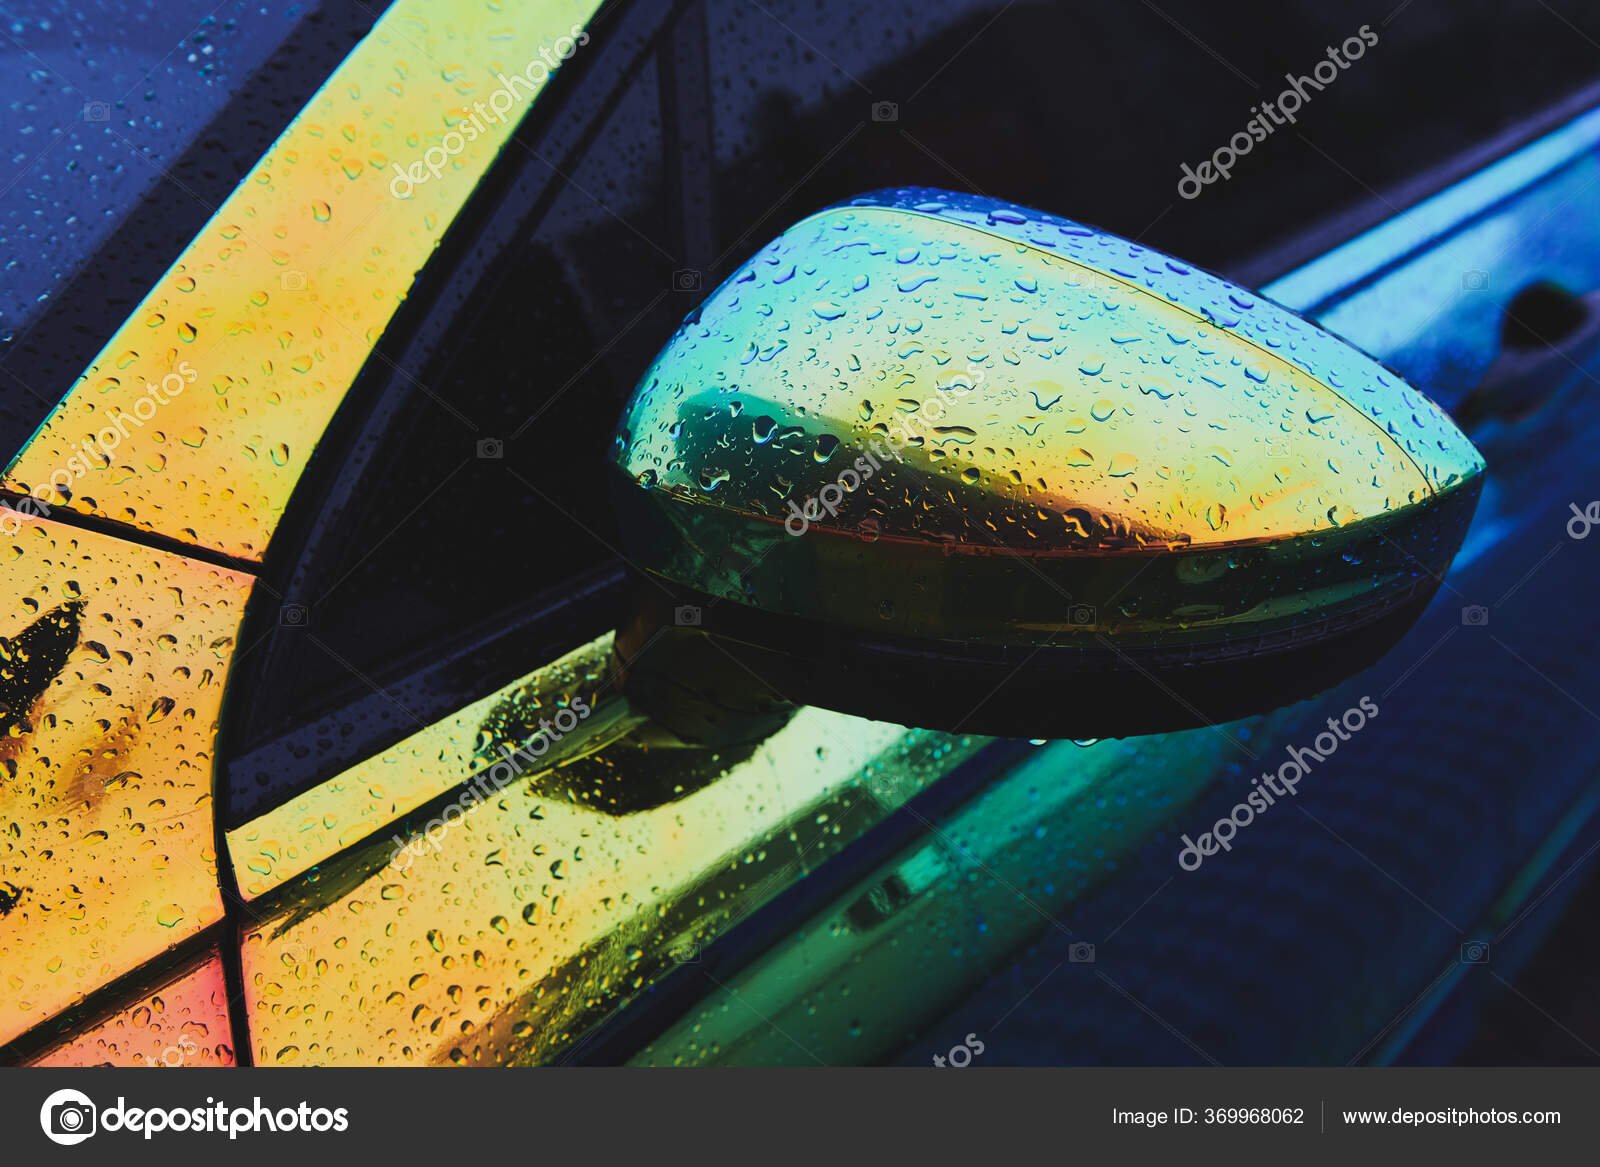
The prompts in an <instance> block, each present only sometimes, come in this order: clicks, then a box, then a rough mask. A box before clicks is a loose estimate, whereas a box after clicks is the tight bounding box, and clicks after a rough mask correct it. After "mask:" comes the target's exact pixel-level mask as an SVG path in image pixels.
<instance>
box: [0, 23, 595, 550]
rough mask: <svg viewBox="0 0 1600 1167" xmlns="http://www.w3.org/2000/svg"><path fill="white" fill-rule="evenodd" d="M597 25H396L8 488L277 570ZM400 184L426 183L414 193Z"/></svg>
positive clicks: (380, 27)
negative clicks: (535, 119) (441, 261)
mask: <svg viewBox="0 0 1600 1167" xmlns="http://www.w3.org/2000/svg"><path fill="white" fill-rule="evenodd" d="M594 7H595V5H594V4H593V3H590V2H587V0H537V2H530V3H519V4H517V5H515V6H506V5H501V4H498V3H483V2H478V3H472V4H462V5H441V4H435V3H429V2H427V0H400V2H399V3H396V4H395V5H393V6H392V7H391V8H390V9H389V10H388V12H387V13H385V15H384V16H383V17H382V19H380V20H379V21H378V23H377V25H376V26H375V27H374V29H373V31H372V32H371V33H370V34H369V35H368V37H367V38H366V40H365V41H363V42H362V44H361V45H360V46H359V47H358V48H357V50H356V51H355V52H354V53H352V54H351V56H350V57H349V58H348V59H347V60H346V61H345V62H344V63H343V64H342V65H340V67H339V68H338V69H337V70H336V71H335V72H334V74H333V76H332V77H330V78H329V80H328V81H327V83H326V84H325V85H324V86H323V87H322V89H321V90H320V91H319V92H318V94H317V96H316V97H315V98H314V99H313V100H312V101H311V103H310V104H309V105H308V106H307V108H306V109H305V110H303V111H302V112H301V113H300V114H299V115H298V116H297V117H296V118H295V119H294V121H293V122H292V123H290V125H289V128H288V129H286V130H285V131H284V133H283V136H282V137H280V138H279V139H278V141H277V142H276V143H275V144H274V145H273V147H272V149H271V150H270V151H268V153H267V154H266V155H265V156H264V157H263V158H262V159H261V161H260V162H259V163H258V164H257V165H256V167H255V168H254V169H253V170H252V171H251V172H250V174H249V176H248V177H247V178H246V179H245V180H244V182H243V183H241V184H240V186H239V187H238V189H237V190H235V191H234V193H233V194H232V195H230V196H229V198H228V199H227V201H226V202H224V203H223V205H222V206H221V208H219V209H218V211H217V213H216V215H214V216H213V217H212V219H211V221H210V222H209V223H207V224H206V226H205V228H204V229H203V230H202V231H201V232H200V234H199V235H198V236H197V237H196V238H195V240H194V242H193V243H191V244H190V245H189V246H188V247H187V248H186V249H185V250H184V252H183V254H182V255H180V256H179V257H178V259H177V262H175V263H174V264H173V265H172V267H171V269H170V270H168V272H167V273H166V274H165V275H164V276H162V278H161V279H160V280H159V281H158V282H157V283H156V286H155V287H154V289H152V290H151V292H150V293H149V294H148V295H147V296H146V297H145V299H144V300H143V302H142V303H141V304H140V305H139V307H138V309H137V310H135V312H134V313H133V315H132V316H131V317H129V319H128V320H127V322H126V323H124V324H123V325H122V327H121V328H120V329H118V331H117V333H116V335H114V336H113V337H112V338H111V340H110V342H109V343H107V344H106V346H105V347H104V348H103V349H102V350H101V352H100V355H99V356H97V357H96V358H95V360H94V362H93V363H92V364H91V365H90V367H89V368H88V369H87V370H86V371H85V372H84V373H83V374H82V376H81V377H80V378H79V379H78V381H77V382H76V383H75V384H74V385H73V386H72V388H71V390H70V391H69V392H68V393H67V395H66V397H65V398H64V399H63V400H62V402H61V404H60V405H59V406H58V407H57V408H56V410H55V412H53V413H52V414H51V416H50V418H49V419H48V420H47V422H46V423H45V425H44V427H43V429H42V430H41V431H40V433H39V434H38V435H36V436H35V438H34V440H33V441H32V442H31V443H30V444H29V445H28V447H27V448H26V449H25V450H24V451H23V452H22V454H20V455H19V456H18V457H17V459H16V460H15V461H14V462H13V463H12V465H11V467H10V468H9V469H8V470H7V472H6V475H5V479H4V482H5V485H6V486H8V487H9V488H11V489H13V490H16V491H19V492H30V491H31V492H33V493H34V494H35V495H36V496H37V497H38V498H40V499H42V500H44V501H45V502H46V503H48V504H49V505H50V506H53V507H54V506H65V507H70V508H71V509H73V510H77V511H83V512H85V513H91V514H96V515H102V516H104V517H106V518H109V519H114V520H116V521H118V522H123V523H128V524H131V525H133V526H135V527H139V528H142V529H145V530H151V531H159V532H161V533H163V534H165V535H168V536H170V537H172V538H176V539H180V540H182V541H184V542H188V543H193V544H196V545H200V546H204V547H209V548H213V549H215V550H217V551H221V552H226V553H228V554H230V555H234V556H238V557H241V558H248V559H259V558H260V556H261V555H262V553H263V551H264V550H265V548H266V546H267V543H268V541H269V540H270V538H271V536H272V532H273V529H274V527H275V526H276V524H277V522H278V519H279V518H280V516H281V515H282V513H283V510H284V507H285V506H286V505H287V503H288V500H289V496H290V493H291V492H292V491H293V489H294V486H295V483H296V481H297V480H298V479H299V476H300V472H301V470H303V469H304V467H305V465H306V461H307V459H308V458H309V457H310V456H311V453H312V451H313V449H315V447H316V445H317V443H318V442H319V441H320V440H321V438H322V434H323V431H324V430H325V429H326V428H327V425H328V422H329V421H330V419H331V418H332V417H333V414H334V411H335V410H336V409H337V408H338V407H339V404H340V402H341V401H342V400H343V398H344V395H345V393H346V391H347V390H348V389H349V387H350V384H351V382H352V381H353V380H354V378H355V376H356V373H357V372H358V371H359V370H360V368H361V367H362V365H363V364H364V363H365V362H366V360H367V357H368V355H369V354H370V353H371V351H372V348H373V346H374V345H375V344H376V343H377V340H378V338H379V336H380V334H381V333H382V332H383V330H384V328H385V326H386V325H387V324H388V322H389V319H390V317H391V316H392V315H393V314H394V312H395V310H396V309H397V308H398V307H399V305H400V303H401V301H402V300H403V299H404V298H405V295H406V292H407V290H408V289H409V288H410V287H411V284H412V281H413V279H414V278H415V276H416V274H417V272H418V271H419V270H420V269H421V268H422V266H423V265H424V264H425V263H426V262H427V260H428V257H429V255H430V253H431V252H432V251H433V249H434V247H435V246H436V245H437V244H438V242H439V239H440V237H441V236H442V235H443V234H444V232H445V230H446V229H447V228H448V227H449V226H450V223H451V221H452V220H453V219H454V218H455V216H456V214H457V213H458V212H459V211H460V209H461V207H462V205H463V203H464V202H465V201H466V199H467V197H468V195H469V194H470V193H471V192H472V190H473V188H474V187H475V185H476V184H477V182H478V180H479V178H480V177H481V176H482V175H483V173H484V171H485V170H486V169H487V168H488V166H489V164H490V163H491V162H492V161H493V160H494V158H495V156H496V155H497V154H498V152H499V150H500V149H501V147H502V146H503V145H504V144H505V142H506V141H507V139H508V138H509V137H510V134H511V131H512V129H513V127H514V126H515V124H516V122H517V120H518V119H519V118H520V116H521V115H522V114H523V113H524V112H525V111H526V109H527V108H528V106H529V105H530V104H531V102H532V101H533V100H535V99H536V97H537V96H538V93H539V91H540V90H541V89H542V87H543V84H544V82H545V80H546V79H547V78H548V76H549V73H550V66H549V64H546V63H545V62H547V61H549V62H553V63H555V64H556V65H558V66H559V63H560V61H561V59H562V56H563V55H564V54H570V53H572V52H581V51H583V50H582V47H581V45H579V44H578V43H577V41H578V40H581V39H586V38H584V37H583V34H582V33H581V28H578V27H577V26H581V25H582V23H583V22H584V21H585V20H586V19H587V18H588V17H589V15H590V14H591V12H592V11H593V9H594ZM574 33H576V34H577V35H576V36H575V35H574ZM541 54H542V55H541ZM502 76H504V77H505V78H506V79H507V80H506V81H502V80H501V79H500V78H501V77H502ZM530 78H531V79H532V80H530ZM506 92H509V93H510V96H511V100H510V101H509V102H508V101H507V99H506V98H504V97H502V96H501V95H502V94H503V93H506ZM418 163H422V164H424V165H430V164H431V165H432V168H433V170H436V171H437V173H432V172H431V171H416V170H412V167H413V166H414V165H415V164H418ZM397 165H398V166H399V167H400V168H401V169H402V171H409V172H410V173H413V174H417V175H419V176H421V177H422V178H423V180H422V181H418V182H410V181H409V180H406V181H401V178H400V175H399V174H398V173H397V172H396V170H395V167H396V166H397Z"/></svg>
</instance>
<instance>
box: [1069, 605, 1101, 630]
mask: <svg viewBox="0 0 1600 1167" xmlns="http://www.w3.org/2000/svg"><path fill="white" fill-rule="evenodd" d="M1067 623H1068V624H1076V625H1077V626H1078V627H1080V628H1093V627H1094V623H1095V607H1094V605H1093V604H1073V605H1072V607H1070V608H1068V609H1067Z"/></svg>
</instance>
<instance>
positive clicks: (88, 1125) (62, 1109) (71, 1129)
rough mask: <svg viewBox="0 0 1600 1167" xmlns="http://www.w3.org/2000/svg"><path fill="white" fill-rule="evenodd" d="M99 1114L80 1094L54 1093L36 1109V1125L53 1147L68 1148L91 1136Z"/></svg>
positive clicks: (62, 1091) (86, 1098)
mask: <svg viewBox="0 0 1600 1167" xmlns="http://www.w3.org/2000/svg"><path fill="white" fill-rule="evenodd" d="M98 1114H99V1111H98V1109H97V1108H96V1107H95V1104H94V1103H93V1102H91V1101H89V1096H88V1095H87V1094H85V1093H83V1092H82V1091H81V1090H57V1091H56V1092H55V1093H54V1094H52V1095H50V1097H48V1098H46V1099H45V1100H44V1105H43V1106H41V1107H40V1108H39V1125H40V1127H42V1128H43V1129H44V1134H45V1138H47V1139H49V1140H50V1141H51V1142H52V1143H60V1144H61V1145H62V1146H63V1147H70V1146H73V1145H74V1144H77V1143H81V1142H83V1140H84V1139H86V1138H88V1137H89V1136H90V1135H92V1134H94V1132H95V1127H96V1126H97V1125H98V1124H97V1121H96V1118H97V1115H98Z"/></svg>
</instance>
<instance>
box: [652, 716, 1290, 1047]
mask: <svg viewBox="0 0 1600 1167" xmlns="http://www.w3.org/2000/svg"><path fill="white" fill-rule="evenodd" d="M1282 719H1283V715H1281V714H1280V715H1274V717H1271V718H1263V719H1260V720H1259V721H1258V722H1256V723H1255V724H1254V725H1253V727H1252V728H1260V729H1261V730H1262V731H1263V733H1264V734H1265V733H1267V732H1270V728H1271V726H1272V725H1273V723H1274V721H1279V720H1282ZM1236 756H1237V753H1236V751H1235V749H1234V747H1233V745H1232V743H1231V741H1230V739H1229V738H1228V737H1226V736H1224V735H1222V734H1218V733H1215V732H1213V731H1212V730H1209V729H1197V730H1191V731H1189V732H1186V733H1173V734H1159V735H1151V736H1148V737H1143V738H1131V739H1127V740H1124V741H1103V742H1097V743H1093V744H1091V745H1089V746H1088V747H1083V746H1079V745H1076V744H1074V743H1072V742H1056V743H1054V744H1052V745H1049V746H1047V747H1045V748H1042V749H1040V750H1039V751H1037V752H1036V753H1035V754H1033V755H1032V757H1030V758H1029V759H1028V760H1027V762H1026V763H1025V764H1023V765H1021V766H1018V767H1017V768H1016V769H1015V770H1013V771H1012V772H1011V773H1010V774H1008V775H1006V776H1004V777H1002V778H1000V779H998V780H997V781H996V782H994V783H993V784H992V785H991V786H989V787H988V788H986V789H985V790H984V791H983V792H982V793H981V794H979V795H978V796H977V797H975V798H973V799H972V800H970V801H969V802H968V803H967V804H966V805H964V806H963V807H961V808H960V809H959V810H957V811H956V812H954V813H953V814H951V815H949V816H948V817H946V818H945V819H943V820H942V821H940V822H937V823H930V824H928V827H929V829H928V830H927V832H926V833H925V834H924V835H923V836H922V838H920V839H919V840H918V841H917V842H916V843H914V844H912V845H911V846H909V847H907V848H905V849H904V850H903V851H902V852H901V853H900V854H898V855H895V856H893V857H891V858H889V859H887V860H886V862H885V863H884V864H883V865H882V866H881V867H880V868H879V869H878V870H877V871H875V872H874V873H873V874H872V875H870V876H869V877H868V878H867V879H865V880H863V881H862V882H861V884H859V885H858V886H856V887H854V888H852V889H850V890H849V891H847V892H845V893H844V894H843V895H842V896H841V897H840V898H839V900H838V901H837V902H836V903H834V904H833V905H831V906H829V907H827V908H825V909H824V910H823V911H822V912H820V913H819V914H818V915H817V916H815V917H813V918H812V919H810V920H806V921H800V920H797V921H795V927H794V928H793V930H792V931H791V932H790V933H789V935H788V936H787V937H785V939H784V940H783V941H782V942H781V943H779V944H777V945H775V946H774V947H773V948H772V949H770V950H769V951H767V952H765V953H763V954H762V955H761V957H760V958H759V959H758V960H757V961H756V962H755V963H754V964H752V965H750V966H748V967H747V968H745V969H742V970H740V971H738V972H736V973H735V974H734V975H733V976H732V977H730V978H729V979H728V980H727V981H726V983H724V984H720V985H707V993H706V996H705V998H704V999H703V1000H702V1001H701V1002H699V1003H698V1004H697V1005H696V1006H695V1007H694V1008H693V1010H691V1011H690V1012H689V1013H687V1014H686V1015H685V1016H684V1017H683V1018H682V1019H681V1020H679V1021H678V1022H677V1023H676V1024H675V1025H673V1026H672V1027H671V1028H670V1029H669V1030H668V1031H667V1032H666V1033H664V1034H662V1035H661V1036H660V1037H659V1038H658V1039H656V1040H655V1041H652V1042H651V1043H650V1044H649V1045H648V1046H646V1047H645V1048H644V1049H642V1050H640V1051H639V1053H638V1054H637V1055H636V1056H635V1057H634V1059H633V1062H634V1064H637V1065H653V1066H684V1065H816V1064H817V1063H818V1062H823V1063H826V1064H829V1065H862V1064H872V1063H879V1062H882V1061H883V1060H884V1059H886V1058H891V1057H893V1055H894V1053H895V1051H896V1050H898V1049H899V1048H900V1047H901V1046H902V1045H903V1044H904V1043H905V1041H906V1039H907V1035H908V1034H911V1033H915V1032H917V1031H918V1030H919V1029H921V1028H923V1027H924V1026H926V1025H927V1024H928V1022H929V1021H930V1019H932V1018H937V1017H939V1016H941V1015H942V1014H943V1012H944V1010H946V1009H947V1008H949V1007H951V1006H952V1005H953V1004H954V1003H955V1002H956V1001H958V1000H960V999H961V997H962V996H963V994H965V993H967V992H969V991H971V990H972V989H973V988H974V987H975V986H976V985H978V984H979V983H981V982H982V981H983V980H984V978H986V977H988V976H990V975H991V974H992V973H993V972H994V970H995V969H996V968H998V967H1001V966H1002V965H1003V962H1004V961H1005V960H1006V959H1007V957H1008V956H1010V955H1011V954H1012V953H1014V952H1016V951H1017V950H1018V949H1019V948H1021V947H1023V946H1024V945H1026V944H1028V943H1029V942H1030V941H1032V940H1033V939H1034V938H1035V937H1037V936H1038V935H1039V934H1040V933H1042V932H1044V931H1046V930H1047V929H1052V928H1054V929H1058V930H1061V931H1063V932H1067V934H1068V935H1069V936H1070V935H1072V934H1071V933H1070V932H1069V931H1068V930H1067V928H1066V925H1065V924H1063V923H1062V922H1061V920H1062V919H1063V918H1064V916H1065V915H1066V913H1067V912H1068V911H1069V909H1070V907H1071V905H1072V904H1073V903H1074V902H1075V901H1076V900H1078V899H1079V898H1080V897H1082V896H1085V895H1087V894H1090V893H1091V892H1092V891H1093V889H1094V888H1096V887H1097V886H1099V885H1100V884H1101V883H1102V882H1104V881H1107V880H1110V879H1112V878H1114V877H1115V875H1116V873H1117V872H1118V871H1119V869H1121V868H1122V867H1124V866H1125V865H1126V864H1127V863H1128V862H1129V860H1130V858H1131V857H1132V856H1133V854H1134V853H1135V852H1136V851H1138V850H1139V849H1140V848H1142V847H1145V846H1147V845H1148V843H1149V841H1150V839H1151V837H1152V835H1153V834H1154V833H1155V832H1157V831H1158V830H1159V829H1160V828H1161V827H1162V826H1163V825H1165V824H1168V823H1170V822H1171V821H1172V816H1173V815H1174V813H1176V812H1177V811H1178V810H1180V809H1181V808H1182V807H1183V806H1184V805H1185V804H1187V803H1188V802H1190V801H1191V800H1193V799H1194V798H1196V797H1197V796H1198V795H1199V794H1200V793H1201V792H1202V791H1204V790H1205V789H1206V788H1207V787H1209V786H1210V785H1211V783H1212V782H1214V781H1215V780H1216V779H1217V777H1218V776H1219V775H1220V774H1223V773H1226V772H1227V770H1228V769H1229V767H1230V766H1231V765H1233V760H1234V758H1235V757H1236ZM1174 850H1176V847H1174ZM1074 939H1075V940H1077V941H1079V942H1087V941H1089V940H1090V939H1091V938H1089V937H1074ZM1093 955H1094V946H1093V944H1092V943H1090V944H1088V947H1087V948H1086V949H1085V950H1084V951H1083V952H1082V956H1083V957H1084V960H1083V964H1084V965H1085V966H1086V967H1085V968H1084V969H1082V970H1080V969H1077V968H1076V967H1074V968H1073V969H1070V970H1069V969H1062V970H1060V972H1059V973H1058V974H1057V975H1059V976H1061V977H1063V979H1065V978H1067V977H1070V976H1072V975H1073V973H1074V972H1079V971H1082V972H1090V971H1092V969H1093V965H1092V963H1091V962H1092V959H1093ZM1096 984H1097V986H1098V982H1096Z"/></svg>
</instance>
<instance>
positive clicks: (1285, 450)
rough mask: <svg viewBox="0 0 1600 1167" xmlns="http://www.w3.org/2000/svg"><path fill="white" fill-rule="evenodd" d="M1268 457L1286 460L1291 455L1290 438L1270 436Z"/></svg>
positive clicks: (1275, 459)
mask: <svg viewBox="0 0 1600 1167" xmlns="http://www.w3.org/2000/svg"><path fill="white" fill-rule="evenodd" d="M1267 457H1269V458H1271V459H1273V460H1274V461H1277V462H1286V461H1288V460H1289V458H1290V457H1291V455H1290V453H1289V439H1288V438H1268V439H1267Z"/></svg>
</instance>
